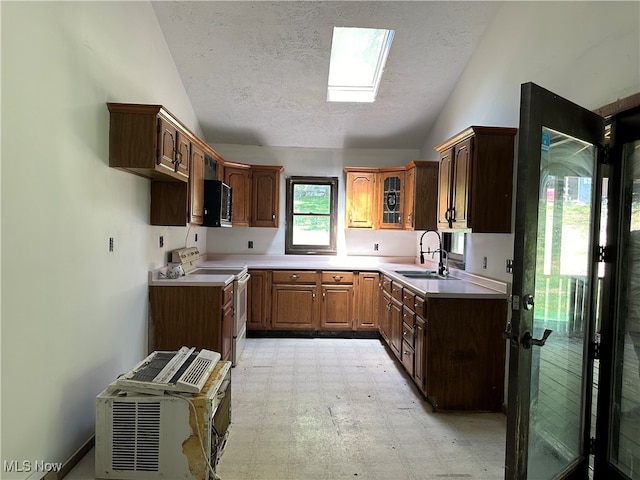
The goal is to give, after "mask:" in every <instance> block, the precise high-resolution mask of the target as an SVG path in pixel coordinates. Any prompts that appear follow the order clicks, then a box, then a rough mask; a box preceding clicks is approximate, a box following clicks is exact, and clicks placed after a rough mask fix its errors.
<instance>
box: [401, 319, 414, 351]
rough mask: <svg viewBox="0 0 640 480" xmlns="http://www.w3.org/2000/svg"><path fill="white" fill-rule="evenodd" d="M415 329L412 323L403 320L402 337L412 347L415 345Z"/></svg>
mask: <svg viewBox="0 0 640 480" xmlns="http://www.w3.org/2000/svg"><path fill="white" fill-rule="evenodd" d="M414 332H415V330H414V329H413V327H412V326H411V325H407V324H406V323H404V322H402V339H403V340H404V341H405V342H407V343H408V344H409V345H410V346H411V347H413V346H414V339H415V333H414Z"/></svg>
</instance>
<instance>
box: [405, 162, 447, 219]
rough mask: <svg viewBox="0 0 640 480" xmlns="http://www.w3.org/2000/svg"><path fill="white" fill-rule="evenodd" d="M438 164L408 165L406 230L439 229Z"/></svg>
mask: <svg viewBox="0 0 640 480" xmlns="http://www.w3.org/2000/svg"><path fill="white" fill-rule="evenodd" d="M438 167H439V164H438V162H424V161H413V162H410V163H409V164H407V171H406V173H405V181H404V229H405V230H432V229H436V228H437V208H438Z"/></svg>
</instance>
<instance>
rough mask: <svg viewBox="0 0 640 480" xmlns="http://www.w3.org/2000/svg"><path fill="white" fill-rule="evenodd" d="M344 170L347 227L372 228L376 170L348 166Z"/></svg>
mask: <svg viewBox="0 0 640 480" xmlns="http://www.w3.org/2000/svg"><path fill="white" fill-rule="evenodd" d="M345 172H346V174H347V175H346V176H347V179H346V187H345V191H346V208H345V212H346V216H347V218H346V222H345V224H346V226H347V228H374V217H375V216H374V213H373V212H374V211H373V209H374V203H375V199H376V177H377V175H378V173H377V170H376V169H369V170H366V169H363V170H359V169H356V168H349V167H348V168H345Z"/></svg>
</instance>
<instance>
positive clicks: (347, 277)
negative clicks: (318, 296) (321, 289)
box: [322, 272, 353, 284]
mask: <svg viewBox="0 0 640 480" xmlns="http://www.w3.org/2000/svg"><path fill="white" fill-rule="evenodd" d="M322 283H326V284H345V283H353V272H322Z"/></svg>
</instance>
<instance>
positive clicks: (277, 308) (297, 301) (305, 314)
mask: <svg viewBox="0 0 640 480" xmlns="http://www.w3.org/2000/svg"><path fill="white" fill-rule="evenodd" d="M271 292H272V296H271V304H272V313H271V327H272V328H274V329H291V330H315V329H317V328H318V325H317V323H318V322H317V320H316V317H317V314H316V286H315V285H273V287H272V289H271Z"/></svg>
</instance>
